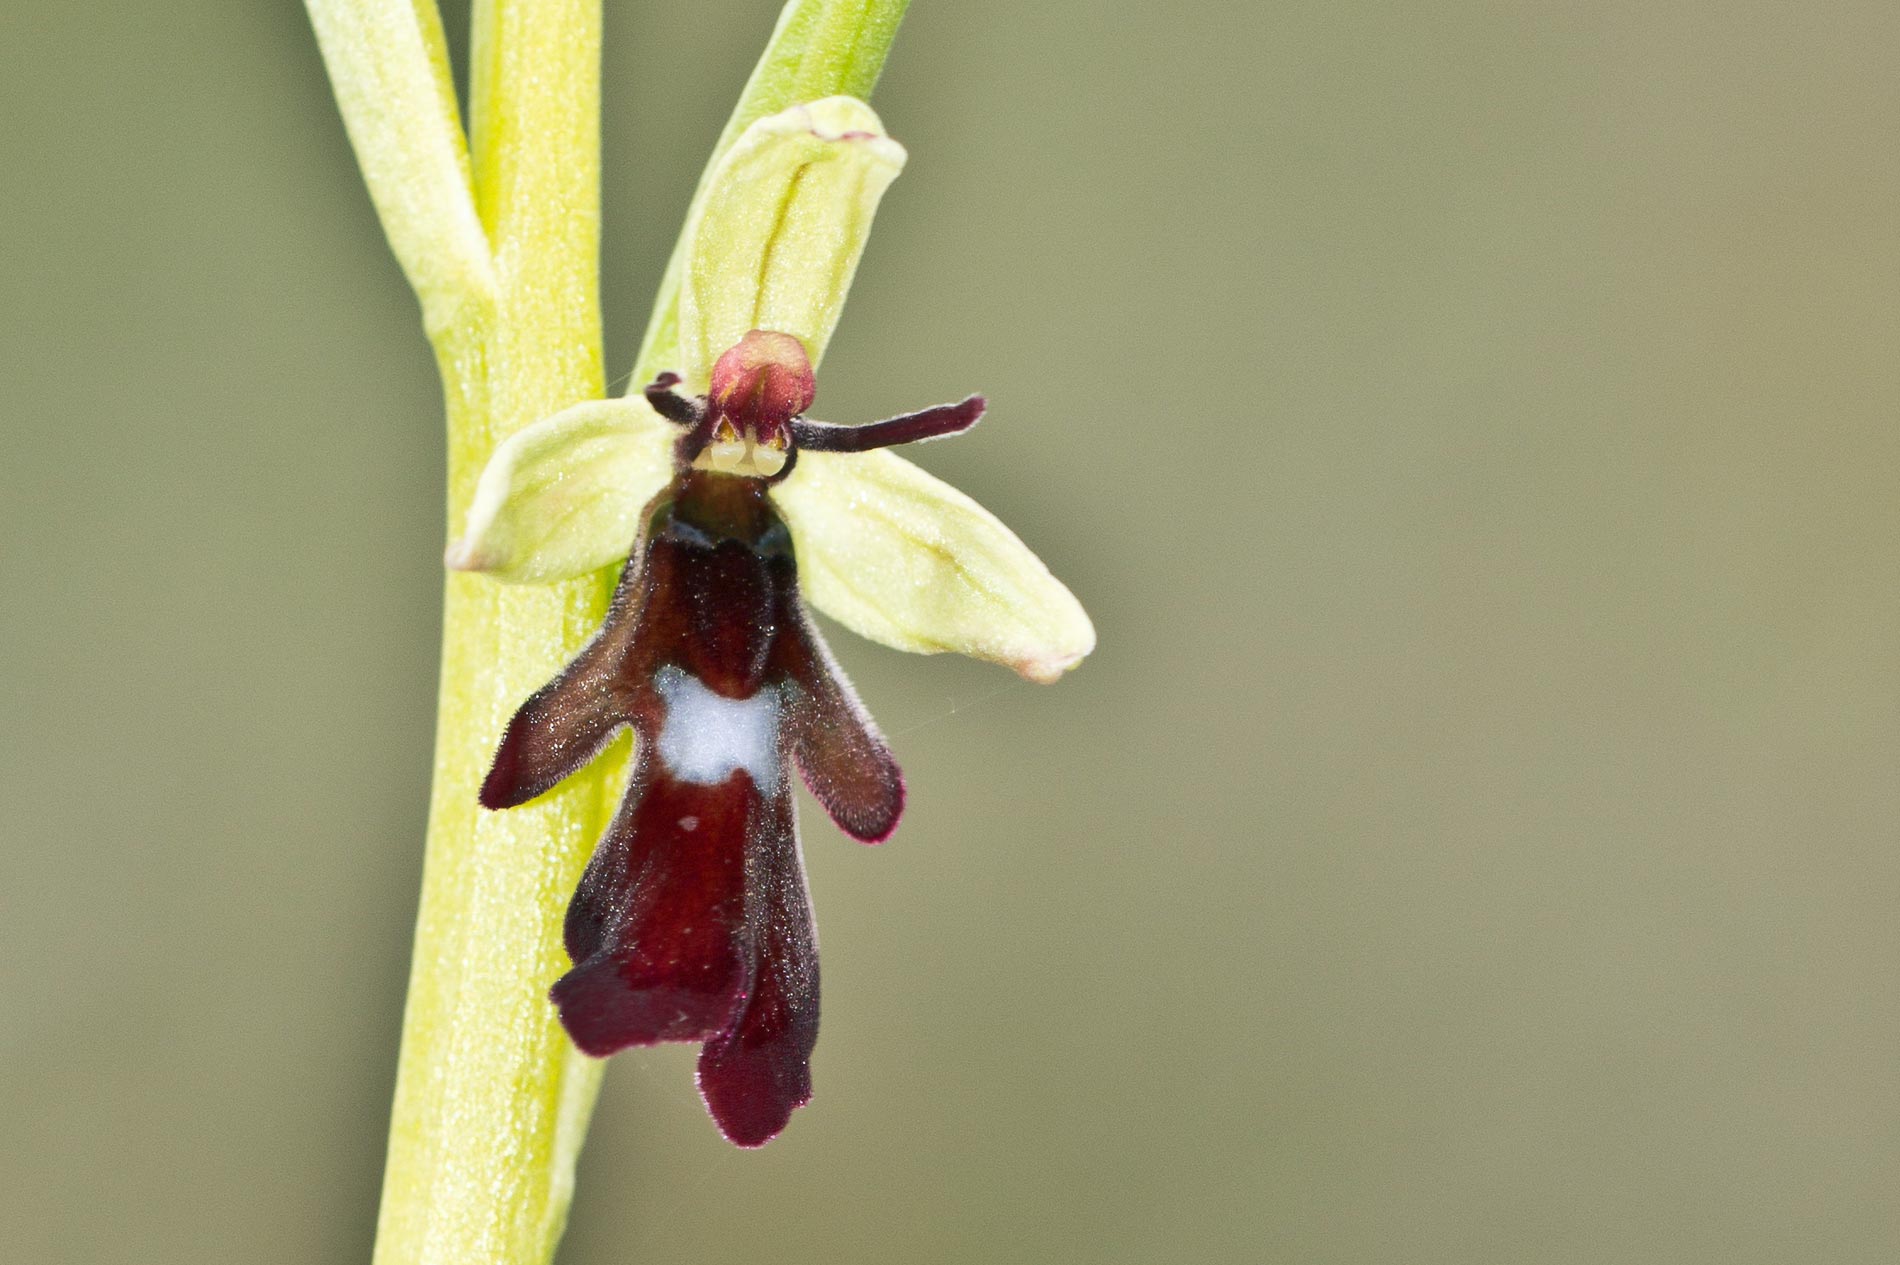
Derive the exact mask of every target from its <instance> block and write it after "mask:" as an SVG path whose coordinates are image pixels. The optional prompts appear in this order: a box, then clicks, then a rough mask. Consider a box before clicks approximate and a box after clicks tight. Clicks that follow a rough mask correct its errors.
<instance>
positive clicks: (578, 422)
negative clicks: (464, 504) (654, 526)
mask: <svg viewBox="0 0 1900 1265" xmlns="http://www.w3.org/2000/svg"><path fill="white" fill-rule="evenodd" d="M678 437H679V431H678V430H676V429H675V428H674V427H672V426H670V425H668V424H667V423H666V422H664V421H662V420H660V418H659V416H658V415H656V414H655V413H654V412H653V409H652V408H651V407H650V406H649V405H648V404H647V402H646V401H645V400H642V399H636V398H633V397H627V398H625V399H616V400H589V401H587V402H586V403H585V404H576V405H575V406H574V407H572V408H569V409H563V410H562V411H561V412H559V413H556V414H555V415H554V416H552V417H546V418H543V419H542V420H540V421H538V422H535V423H534V424H533V425H531V426H526V427H523V428H522V429H521V430H519V431H516V432H515V433H514V434H513V435H512V436H510V437H509V438H508V439H507V440H506V441H505V442H503V443H502V445H501V446H500V447H498V448H496V449H495V455H494V456H493V457H491V458H489V461H488V465H487V466H486V467H485V468H484V469H483V470H482V477H481V480H480V482H478V483H477V484H476V485H475V501H474V504H473V505H471V506H470V507H469V511H468V526H467V530H466V531H465V532H464V534H463V535H462V538H461V539H460V540H457V541H455V542H454V543H453V544H451V545H450V546H449V549H448V553H447V554H446V555H445V556H444V558H443V562H444V563H446V564H447V566H448V567H449V569H450V570H453V571H480V572H482V573H483V574H485V575H490V576H493V577H494V578H495V579H497V580H506V581H508V582H509V583H512V584H551V583H553V582H554V581H556V580H565V579H569V578H571V577H573V576H577V575H585V574H586V573H587V572H589V571H597V570H599V569H600V568H601V567H604V566H608V565H610V564H612V563H615V562H622V561H625V560H626V557H627V553H628V551H629V550H631V549H632V548H633V542H634V538H635V537H636V536H638V535H639V532H640V514H641V511H642V510H644V509H645V508H646V504H647V502H648V501H650V500H652V499H653V497H654V495H655V494H656V493H657V492H659V490H660V489H661V488H663V487H665V486H666V482H667V480H668V479H669V478H671V477H672V474H673V444H674V442H675V440H677V439H678Z"/></svg>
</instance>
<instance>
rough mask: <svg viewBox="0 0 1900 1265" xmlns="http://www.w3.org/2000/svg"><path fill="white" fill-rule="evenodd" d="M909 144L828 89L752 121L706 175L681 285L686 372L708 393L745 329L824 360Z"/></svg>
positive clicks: (689, 383)
mask: <svg viewBox="0 0 1900 1265" xmlns="http://www.w3.org/2000/svg"><path fill="white" fill-rule="evenodd" d="M903 167H904V147H903V146H901V145H899V144H898V143H897V142H896V141H894V140H892V139H891V138H890V137H888V136H886V135H885V134H884V125H883V124H882V123H879V122H878V118H877V115H876V114H874V113H873V112H872V110H871V107H870V106H868V105H866V104H864V102H862V101H859V100H857V99H856V98H855V97H826V98H824V99H823V100H820V101H812V102H809V103H807V104H805V105H798V106H793V107H792V108H791V109H789V110H783V111H780V112H779V113H777V114H773V115H768V116H767V117H765V118H762V119H760V120H759V121H758V122H756V123H754V124H753V125H752V126H751V127H748V128H747V129H746V130H745V132H744V133H743V134H741V136H740V137H739V139H738V141H737V142H736V143H734V145H733V147H732V148H731V150H729V151H727V153H726V156H725V157H724V158H723V159H721V160H720V162H719V165H718V167H716V168H715V169H714V170H713V173H712V176H711V178H710V180H709V182H708V188H707V196H706V207H705V211H704V212H703V213H702V214H701V216H700V218H699V221H698V223H697V224H695V225H694V226H693V230H692V232H693V240H692V245H691V247H690V248H689V250H688V253H687V263H686V275H685V279H684V281H683V284H682V285H681V288H680V359H681V362H682V363H681V364H680V365H679V366H678V372H679V374H680V376H681V377H683V378H684V379H685V381H686V387H687V389H688V390H690V391H693V392H703V391H705V390H706V384H707V380H708V376H709V375H710V374H711V372H712V366H713V361H715V360H717V359H718V358H719V354H720V353H721V352H723V351H725V350H726V349H727V348H728V347H731V346H732V345H733V344H734V343H736V342H738V341H739V339H740V337H741V336H743V335H744V334H745V333H746V331H748V330H753V329H771V330H778V331H781V332H783V333H787V334H796V335H797V336H798V337H799V339H800V340H801V341H803V342H804V344H805V351H806V353H807V354H808V355H809V356H810V357H811V361H812V364H813V365H814V366H816V365H817V363H818V362H819V360H820V359H822V358H823V356H824V354H825V344H826V343H827V342H829V341H830V340H831V331H832V329H833V328H834V327H835V326H836V325H837V324H838V313H839V312H840V310H842V309H843V307H844V296H845V294H846V292H847V291H849V290H850V288H851V277H852V274H853V273H855V272H856V271H857V268H858V256H859V255H861V254H863V253H864V240H865V238H866V237H867V236H868V235H869V234H870V231H871V218H872V216H874V215H875V214H876V213H877V204H878V200H879V199H880V198H882V197H883V196H884V190H885V189H887V188H889V187H890V183H891V181H893V180H895V179H896V178H897V173H898V172H899V171H902V170H903Z"/></svg>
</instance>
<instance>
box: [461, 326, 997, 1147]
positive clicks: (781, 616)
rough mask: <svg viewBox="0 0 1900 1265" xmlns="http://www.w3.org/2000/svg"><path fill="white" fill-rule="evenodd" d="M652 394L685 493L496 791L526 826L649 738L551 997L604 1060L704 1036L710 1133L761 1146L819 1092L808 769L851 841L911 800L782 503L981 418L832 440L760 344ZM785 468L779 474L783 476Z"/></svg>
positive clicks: (890, 823)
mask: <svg viewBox="0 0 1900 1265" xmlns="http://www.w3.org/2000/svg"><path fill="white" fill-rule="evenodd" d="M677 382H678V379H677V378H675V377H674V376H673V375H671V374H667V375H663V376H662V377H661V378H660V379H659V380H658V381H656V382H655V383H654V384H653V385H652V386H651V387H648V388H647V398H648V399H649V400H650V401H651V402H652V403H653V405H654V407H655V408H656V409H657V410H658V411H659V412H660V414H661V415H662V416H664V417H666V418H668V419H670V420H671V421H673V422H675V423H678V424H679V425H680V426H682V427H683V428H685V430H684V433H683V434H682V436H681V439H680V443H679V448H678V454H677V466H678V472H677V474H676V475H675V477H674V479H673V482H672V483H671V484H670V485H669V486H668V487H667V489H666V490H665V491H664V492H662V493H661V494H660V495H659V496H658V497H657V498H656V499H655V500H654V502H653V504H652V506H651V507H650V509H649V511H648V516H647V525H646V530H645V531H644V533H643V534H642V536H641V539H640V541H639V543H638V544H636V545H635V547H634V550H633V554H632V556H631V557H630V558H629V559H628V560H627V566H626V569H625V570H624V571H623V572H622V574H621V577H620V584H619V587H618V588H617V589H616V590H615V593H614V597H613V603H612V606H611V607H610V609H609V610H608V613H607V619H606V622H605V623H604V625H603V626H602V627H601V630H600V632H599V634H598V635H596V636H595V638H594V639H593V641H591V642H590V643H588V645H587V646H586V647H585V648H584V649H583V650H582V651H581V652H580V654H579V655H577V656H576V657H575V658H574V661H573V662H572V663H570V664H568V666H567V667H566V668H565V669H564V670H563V671H562V672H561V674H560V675H559V676H557V677H556V678H555V679H554V680H552V681H550V682H549V683H548V684H547V685H545V686H543V687H542V688H541V689H540V690H538V691H536V692H535V694H534V695H533V696H532V697H530V698H529V699H528V701H527V702H526V703H524V704H522V706H521V710H520V711H518V712H517V713H516V714H515V717H514V719H513V720H512V721H511V722H510V723H509V725H508V729H507V732H506V734H505V735H504V736H503V738H502V741H501V746H500V749H499V750H498V751H497V752H496V754H495V762H494V766H493V767H492V768H491V769H490V770H489V773H488V777H487V780H486V781H484V782H483V784H482V789H481V802H482V804H483V805H484V806H485V807H487V808H494V809H500V808H510V807H513V806H515V805H517V804H522V803H525V802H527V801H528V800H530V799H533V798H534V797H535V796H537V795H540V794H542V793H544V792H546V791H547V790H549V789H550V788H551V787H553V786H554V785H555V783H557V782H559V781H561V780H562V779H563V778H565V777H567V776H569V775H570V774H572V773H574V772H576V771H578V770H579V769H580V768H582V767H583V766H584V765H586V764H587V763H588V762H589V761H590V760H592V759H593V758H594V757H595V756H596V755H598V754H599V753H600V751H601V750H602V748H604V747H605V746H606V745H607V743H608V741H609V740H610V739H611V738H612V737H613V736H614V735H615V734H616V733H618V732H619V731H620V730H621V729H623V728H626V727H628V726H631V727H632V728H633V730H634V732H635V733H636V735H637V737H638V742H637V745H636V751H635V758H634V768H633V772H632V774H631V776H630V778H629V780H628V783H627V790H626V794H625V796H624V798H623V799H622V800H621V803H620V809H619V811H618V812H617V813H616V814H615V816H614V819H613V822H612V823H611V824H610V825H609V826H608V828H607V832H606V834H605V835H603V836H602V838H601V840H600V843H599V845H598V846H597V848H596V850H595V852H594V856H593V859H592V861H591V862H589V864H588V866H587V871H586V873H585V875H584V876H583V877H582V879H581V883H580V887H579V889H578V890H576V891H575V893H574V899H573V902H572V903H571V904H570V905H569V906H568V911H567V925H566V941H567V951H568V955H569V956H570V957H571V958H572V959H573V961H574V967H573V969H572V970H570V971H569V972H568V973H567V974H566V975H564V976H562V977H561V979H560V980H559V981H558V982H557V983H556V984H555V986H554V990H553V999H554V1002H555V1005H556V1006H558V1007H559V1008H560V1015H561V1022H562V1024H563V1025H564V1026H565V1027H566V1029H567V1031H568V1035H569V1036H571V1037H572V1038H573V1040H574V1043H575V1045H577V1046H579V1047H580V1048H581V1049H582V1050H583V1051H585V1052H586V1053H588V1054H591V1055H594V1056H596V1057H605V1056H606V1055H609V1054H613V1053H615V1052H616V1051H618V1050H623V1049H626V1048H627V1047H629V1046H636V1045H653V1044H655V1043H657V1042H661V1041H700V1042H703V1043H704V1044H703V1046H702V1048H701V1051H700V1057H699V1087H700V1092H701V1094H702V1095H703V1096H704V1097H705V1100H706V1106H707V1108H708V1110H710V1111H711V1113H712V1116H713V1119H714V1121H715V1122H716V1123H717V1124H718V1125H719V1128H720V1130H721V1131H722V1132H723V1133H724V1134H725V1135H726V1137H727V1138H729V1139H731V1140H732V1141H733V1142H735V1143H737V1144H738V1145H740V1146H760V1145H763V1144H764V1143H765V1142H767V1141H769V1140H771V1139H772V1138H773V1137H774V1136H776V1135H777V1134H778V1133H779V1131H780V1130H782V1129H783V1128H784V1127H785V1125H786V1122H787V1121H788V1120H789V1119H790V1117H791V1113H792V1111H793V1109H794V1108H797V1107H799V1106H802V1105H803V1104H804V1103H805V1102H807V1101H808V1100H809V1099H810V1097H811V1070H810V1059H811V1051H812V1047H813V1046H814V1045H815V1044H816V1042H817V1039H818V954H817V941H816V937H815V934H814V931H813V927H812V916H811V904H810V901H809V898H808V897H807V894H806V888H805V874H804V866H803V862H802V861H801V859H800V855H799V845H798V835H797V827H796V823H795V821H794V818H793V807H792V784H791V769H792V767H793V766H796V768H797V770H798V773H799V774H800V776H802V777H803V779H804V781H805V784H806V786H808V787H809V788H810V789H811V792H812V794H813V795H814V796H815V797H816V798H817V800H818V802H819V803H820V804H822V805H823V806H824V808H825V811H826V812H828V813H829V814H830V815H831V817H832V819H833V820H834V821H836V822H837V823H838V825H839V826H840V827H841V828H842V829H843V830H844V831H845V832H846V833H847V834H850V835H852V836H853V837H854V838H857V839H859V840H862V841H864V842H866V843H878V842H881V841H883V840H884V839H887V838H889V837H890V835H891V832H892V831H894V830H895V829H896V828H897V820H898V817H899V815H900V814H901V813H902V811H903V807H904V782H903V777H902V775H901V774H900V773H899V772H898V768H897V763H896V761H895V760H894V759H893V758H892V757H891V752H890V748H889V747H887V746H886V745H885V742H884V739H883V738H882V736H881V735H879V733H878V732H877V728H876V726H875V725H873V724H872V722H871V719H870V717H869V716H868V715H867V714H866V713H865V711H864V709H863V707H862V706H861V705H860V704H859V703H858V700H857V696H856V695H855V694H854V693H853V692H852V689H851V686H850V684H849V683H848V682H847V681H846V680H845V678H844V676H843V674H842V673H840V672H839V670H838V667H837V665H836V664H835V663H834V662H833V661H832V658H831V655H830V652H829V651H828V650H827V649H826V647H825V644H824V642H823V641H822V640H821V639H820V637H819V635H818V631H817V629H816V628H814V627H813V626H812V623H811V620H810V618H809V616H808V615H807V614H806V611H805V606H804V603H803V602H802V601H801V599H800V598H799V594H798V576H797V568H796V565H795V563H794V558H793V550H792V538H791V533H790V532H789V531H788V530H787V529H786V526H785V524H784V522H783V521H782V520H781V519H780V518H779V517H778V515H777V513H776V512H775V511H774V510H773V508H772V504H771V501H770V498H769V496H768V490H769V487H770V485H771V484H772V483H774V482H776V481H778V480H779V479H782V478H784V477H785V475H786V474H788V473H790V471H791V468H792V466H793V463H794V462H795V461H796V459H797V454H798V450H799V449H800V448H801V447H804V448H812V449H817V450H826V451H834V452H857V451H863V450H866V449H870V448H879V447H885V446H888V445H890V444H899V443H907V442H910V441H913V440H918V439H929V438H934V437H936V436H939V435H946V434H954V433H956V432H958V431H962V430H966V429H968V428H969V427H970V426H972V425H974V424H975V422H976V420H977V418H978V417H980V416H981V415H982V412H983V401H982V399H981V398H980V397H977V396H972V397H970V398H969V399H967V400H964V401H963V402H961V403H959V404H951V405H943V406H940V407H938V408H933V409H927V410H925V411H923V412H921V413H915V414H910V415H907V416H904V417H897V418H892V419H889V420H888V421H883V422H876V423H872V424H871V425H868V426H856V427H853V426H833V425H829V424H827V423H824V422H814V421H809V420H807V419H805V418H803V417H801V416H798V414H800V413H802V412H803V410H804V409H805V408H806V407H808V406H809V405H810V403H811V399H812V394H813V390H814V383H813V378H812V371H811V365H810V363H809V361H808V360H807V359H806V357H805V353H804V348H803V346H802V345H801V344H799V342H798V340H797V339H795V338H793V337H791V336H790V335H786V334H777V333H772V332H769V331H761V330H755V331H753V332H752V333H750V334H748V335H746V337H745V339H743V340H742V341H741V342H740V343H739V344H738V345H737V346H736V347H734V348H733V349H732V350H731V351H728V352H727V353H726V354H725V355H724V356H722V357H721V358H720V360H719V362H718V365H717V366H716V367H715V369H714V371H713V375H712V392H711V393H710V394H709V395H706V396H701V397H698V398H697V399H688V398H686V397H684V396H681V395H678V394H675V393H674V392H673V391H672V389H671V388H672V387H673V386H674V385H675V384H676V383H677ZM774 454H776V455H777V457H778V458H779V459H777V460H775V459H774Z"/></svg>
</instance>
